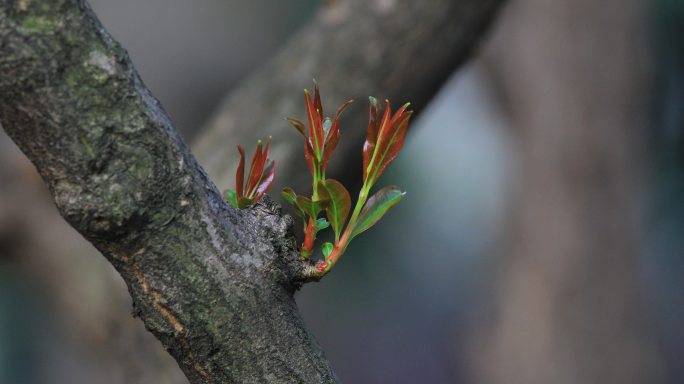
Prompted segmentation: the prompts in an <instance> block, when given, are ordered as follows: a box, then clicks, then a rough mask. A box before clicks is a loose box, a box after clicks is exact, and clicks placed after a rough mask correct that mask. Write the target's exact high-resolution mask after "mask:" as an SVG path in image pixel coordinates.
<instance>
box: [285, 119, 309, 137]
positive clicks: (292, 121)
mask: <svg viewBox="0 0 684 384" xmlns="http://www.w3.org/2000/svg"><path fill="white" fill-rule="evenodd" d="M287 122H288V123H290V124H292V126H293V127H295V128H296V129H297V130H298V131H299V133H301V134H302V136H304V138H305V139H306V128H304V123H302V122H301V121H299V120H298V119H295V118H294V117H288V118H287Z"/></svg>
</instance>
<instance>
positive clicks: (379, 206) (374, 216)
mask: <svg viewBox="0 0 684 384" xmlns="http://www.w3.org/2000/svg"><path fill="white" fill-rule="evenodd" d="M405 194H406V192H402V191H401V190H400V189H399V187H397V186H394V185H392V186H389V187H385V188H382V189H381V190H379V191H378V192H377V193H376V194H375V195H373V196H371V197H370V198H369V199H368V201H367V202H366V204H365V205H364V206H363V209H362V210H361V214H359V218H358V220H357V221H356V224H355V225H354V228H352V233H351V237H352V238H354V237H356V236H357V235H358V234H360V233H361V232H363V231H365V230H367V229H368V228H370V227H372V226H373V225H375V223H377V222H378V220H380V219H381V218H382V216H384V215H385V213H387V211H389V209H390V208H392V207H393V206H395V205H396V204H397V203H398V202H399V201H401V199H402V198H403V197H404V195H405Z"/></svg>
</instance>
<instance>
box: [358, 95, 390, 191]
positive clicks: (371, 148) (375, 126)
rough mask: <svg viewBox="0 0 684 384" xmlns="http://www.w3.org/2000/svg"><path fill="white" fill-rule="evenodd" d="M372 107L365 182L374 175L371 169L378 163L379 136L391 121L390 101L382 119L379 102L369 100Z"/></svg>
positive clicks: (364, 156) (364, 157) (365, 147)
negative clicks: (376, 157) (376, 156)
mask: <svg viewBox="0 0 684 384" xmlns="http://www.w3.org/2000/svg"><path fill="white" fill-rule="evenodd" d="M369 100H370V103H371V106H370V117H369V120H368V132H367V134H366V141H365V142H364V143H363V181H364V182H365V181H366V179H367V178H368V176H369V175H370V174H372V171H371V169H369V168H370V167H371V166H372V165H373V164H371V163H376V161H375V159H374V157H375V156H374V155H375V153H376V152H377V150H376V148H375V147H376V146H377V145H378V141H379V136H378V135H382V132H383V131H384V130H385V127H386V126H387V124H388V123H389V121H390V104H389V101H387V100H386V101H385V103H386V104H387V106H386V107H385V113H384V114H383V116H382V119H380V109H379V108H378V101H377V100H376V99H375V98H374V97H371V98H369Z"/></svg>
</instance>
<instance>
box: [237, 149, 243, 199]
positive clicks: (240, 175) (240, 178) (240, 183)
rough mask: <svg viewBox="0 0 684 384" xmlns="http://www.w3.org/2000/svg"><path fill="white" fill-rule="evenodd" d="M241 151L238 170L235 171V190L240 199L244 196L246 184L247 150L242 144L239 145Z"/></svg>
mask: <svg viewBox="0 0 684 384" xmlns="http://www.w3.org/2000/svg"><path fill="white" fill-rule="evenodd" d="M237 148H238V152H240V163H238V168H237V172H236V173H235V191H236V193H237V198H238V200H239V199H241V198H242V196H243V193H242V187H243V186H244V184H245V150H244V149H242V147H241V146H240V145H238V146H237Z"/></svg>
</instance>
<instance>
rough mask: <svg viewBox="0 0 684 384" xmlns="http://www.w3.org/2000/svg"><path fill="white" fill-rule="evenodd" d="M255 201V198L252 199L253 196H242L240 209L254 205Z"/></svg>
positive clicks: (239, 204) (239, 203) (239, 200)
mask: <svg viewBox="0 0 684 384" xmlns="http://www.w3.org/2000/svg"><path fill="white" fill-rule="evenodd" d="M253 202H254V199H252V198H249V197H242V198H240V199H238V208H240V209H242V208H247V207H249V206H250V205H252V203H253Z"/></svg>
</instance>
